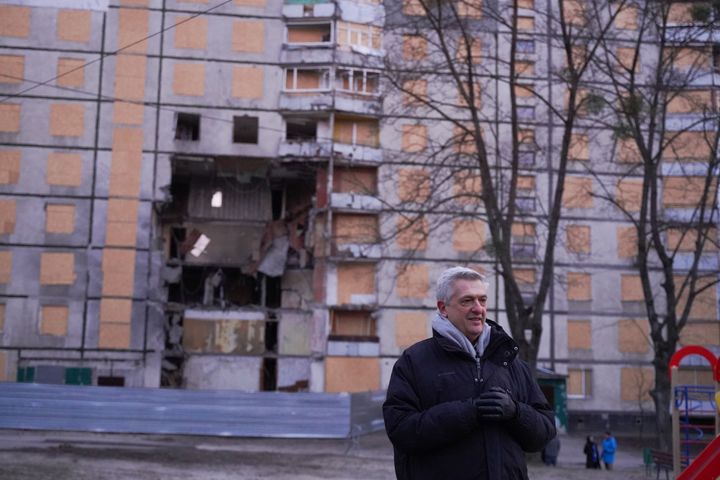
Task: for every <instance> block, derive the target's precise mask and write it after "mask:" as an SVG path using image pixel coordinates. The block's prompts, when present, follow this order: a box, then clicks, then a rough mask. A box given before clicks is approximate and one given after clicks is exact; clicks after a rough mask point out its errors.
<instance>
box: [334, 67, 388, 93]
mask: <svg viewBox="0 0 720 480" xmlns="http://www.w3.org/2000/svg"><path fill="white" fill-rule="evenodd" d="M379 84H380V74H379V73H378V72H373V71H369V70H355V69H344V68H343V69H338V71H337V75H336V77H335V88H337V89H338V90H339V91H342V92H349V93H357V94H360V95H377V94H378V91H379Z"/></svg>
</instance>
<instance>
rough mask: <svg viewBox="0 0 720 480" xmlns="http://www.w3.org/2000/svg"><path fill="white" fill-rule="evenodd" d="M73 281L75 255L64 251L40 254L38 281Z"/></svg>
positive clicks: (63, 282)
mask: <svg viewBox="0 0 720 480" xmlns="http://www.w3.org/2000/svg"><path fill="white" fill-rule="evenodd" d="M74 282H75V255H74V254H72V253H65V252H42V253H41V254H40V283H41V284H43V285H72V284H73V283H74Z"/></svg>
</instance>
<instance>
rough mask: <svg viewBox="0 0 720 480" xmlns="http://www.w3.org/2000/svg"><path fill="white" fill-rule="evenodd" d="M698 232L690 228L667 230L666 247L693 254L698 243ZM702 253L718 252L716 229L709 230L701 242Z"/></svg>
mask: <svg viewBox="0 0 720 480" xmlns="http://www.w3.org/2000/svg"><path fill="white" fill-rule="evenodd" d="M698 233H699V232H698V230H697V229H692V228H684V229H679V228H669V229H668V230H667V246H668V248H669V249H670V250H676V249H677V251H678V252H694V251H695V247H696V242H697V241H698ZM702 243H703V252H716V251H717V250H718V246H717V243H718V236H717V229H715V228H711V229H709V230H708V231H707V232H706V233H705V235H704V240H703V242H702Z"/></svg>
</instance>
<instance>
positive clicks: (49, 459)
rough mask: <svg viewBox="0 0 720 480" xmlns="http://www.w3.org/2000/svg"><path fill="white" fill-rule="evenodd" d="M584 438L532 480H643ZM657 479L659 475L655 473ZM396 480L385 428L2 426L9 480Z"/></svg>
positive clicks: (623, 457) (637, 454) (1, 449)
mask: <svg viewBox="0 0 720 480" xmlns="http://www.w3.org/2000/svg"><path fill="white" fill-rule="evenodd" d="M584 442H585V437H584V436H574V435H563V436H562V437H561V449H560V455H559V458H558V466H557V467H546V466H544V465H542V464H541V463H540V461H539V456H534V457H532V458H531V460H530V463H529V475H530V478H531V479H532V480H551V479H567V480H609V479H614V480H641V479H645V478H647V477H646V475H645V470H644V467H643V465H642V453H641V451H640V449H639V448H637V447H631V446H630V445H624V442H623V440H622V438H621V439H619V441H618V443H619V446H618V454H617V459H616V468H615V470H613V471H602V470H586V469H585V460H584V456H583V453H582V447H583V444H584ZM652 477H654V472H653V475H652ZM178 478H182V479H183V480H186V479H189V480H195V479H197V480H201V479H202V480H230V479H232V480H255V479H292V480H319V479H333V480H367V479H378V480H385V479H388V480H392V479H394V478H395V476H394V470H393V461H392V448H391V445H390V443H389V441H388V440H387V437H386V436H385V434H384V433H383V432H379V433H375V434H372V435H367V436H363V437H360V438H359V439H358V441H357V442H355V443H353V442H351V441H348V440H328V439H257V438H255V439H249V438H218V437H192V436H162V435H128V434H107V433H86V432H49V431H20V430H0V479H1V480H21V479H22V480H64V479H68V480H169V479H173V480H177V479H178Z"/></svg>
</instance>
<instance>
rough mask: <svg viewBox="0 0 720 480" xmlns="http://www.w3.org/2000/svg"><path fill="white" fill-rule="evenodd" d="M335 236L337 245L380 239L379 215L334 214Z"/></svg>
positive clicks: (373, 241)
mask: <svg viewBox="0 0 720 480" xmlns="http://www.w3.org/2000/svg"><path fill="white" fill-rule="evenodd" d="M333 230H334V232H333V236H334V238H335V243H336V244H337V245H345V244H353V243H375V242H377V241H378V217H377V215H359V214H351V213H338V214H336V215H335V216H334V224H333Z"/></svg>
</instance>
